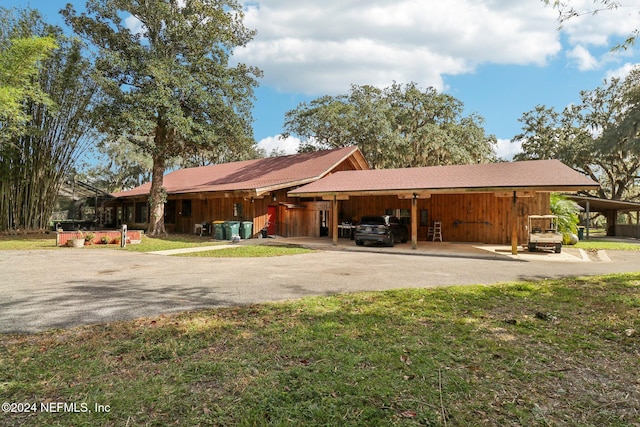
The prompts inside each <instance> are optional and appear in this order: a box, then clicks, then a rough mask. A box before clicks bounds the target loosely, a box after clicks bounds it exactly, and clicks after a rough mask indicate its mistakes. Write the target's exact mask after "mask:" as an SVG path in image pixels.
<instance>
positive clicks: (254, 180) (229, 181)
mask: <svg viewBox="0 0 640 427" xmlns="http://www.w3.org/2000/svg"><path fill="white" fill-rule="evenodd" d="M349 158H351V161H352V167H354V168H368V167H369V166H368V164H367V162H366V160H365V159H364V157H363V156H362V153H361V152H360V150H359V149H358V148H357V147H345V148H337V149H333V150H326V151H315V152H311V153H301V154H293V155H290V156H280V157H268V158H263V159H255V160H246V161H242V162H233V163H224V164H219V165H211V166H202V167H196V168H187V169H180V170H177V171H175V172H171V173H169V174H167V175H165V176H164V183H163V186H164V188H166V190H167V193H168V194H182V193H197V192H234V191H248V192H251V193H253V194H255V195H256V196H260V195H261V194H264V193H266V192H269V191H273V190H277V189H281V188H287V187H293V186H295V185H303V184H307V183H309V182H312V181H315V180H318V179H320V178H322V177H323V176H325V175H326V174H328V173H330V172H331V171H332V170H333V169H334V168H335V167H336V166H338V165H339V164H340V163H342V162H343V161H345V160H347V159H349ZM150 189H151V183H146V184H143V185H141V186H139V187H136V188H134V189H132V190H129V191H123V192H120V193H115V194H114V196H115V197H135V196H143V195H148V194H149V191H150Z"/></svg>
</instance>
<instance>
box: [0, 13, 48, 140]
mask: <svg viewBox="0 0 640 427" xmlns="http://www.w3.org/2000/svg"><path fill="white" fill-rule="evenodd" d="M23 14H24V15H25V16H23V18H25V17H26V15H32V16H31V17H32V18H33V17H34V16H33V12H24V13H23ZM17 15H18V14H14V12H13V11H12V10H9V9H5V8H0V24H1V25H0V144H2V143H3V141H4V142H7V140H9V139H10V138H11V137H14V136H18V135H20V133H22V132H24V126H25V123H26V121H27V120H28V118H29V117H28V114H27V111H26V110H25V105H26V103H27V102H29V101H31V102H40V103H48V104H50V103H51V101H50V99H49V98H48V97H47V95H46V93H45V92H44V91H43V90H42V89H41V88H40V85H39V84H38V74H39V73H40V70H41V68H42V62H43V61H44V60H45V59H46V58H47V57H48V56H49V55H50V54H51V52H52V51H53V50H54V49H56V48H57V45H56V42H55V39H54V38H53V37H51V36H37V35H34V34H31V33H30V32H29V31H28V29H27V28H25V26H24V25H25V23H26V20H25V19H22V20H21V19H20V18H18V17H17Z"/></svg>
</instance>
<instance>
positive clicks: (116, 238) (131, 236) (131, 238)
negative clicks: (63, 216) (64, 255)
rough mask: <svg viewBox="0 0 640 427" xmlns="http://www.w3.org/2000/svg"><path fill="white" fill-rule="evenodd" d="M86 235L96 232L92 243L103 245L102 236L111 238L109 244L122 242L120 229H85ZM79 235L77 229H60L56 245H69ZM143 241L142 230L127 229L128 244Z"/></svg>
mask: <svg viewBox="0 0 640 427" xmlns="http://www.w3.org/2000/svg"><path fill="white" fill-rule="evenodd" d="M82 233H83V234H84V235H85V236H86V235H87V234H89V233H91V234H95V237H94V238H93V241H92V242H91V244H92V245H101V244H103V243H102V238H103V237H106V238H107V239H109V244H115V243H120V236H121V233H120V231H119V230H114V231H83V232H82ZM77 236H78V232H77V231H60V232H57V233H56V246H67V242H68V241H69V240H71V239H75V238H76V237H77ZM140 242H142V230H127V244H137V243H140Z"/></svg>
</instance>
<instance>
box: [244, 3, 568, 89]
mask: <svg viewBox="0 0 640 427" xmlns="http://www.w3.org/2000/svg"><path fill="white" fill-rule="evenodd" d="M555 17H556V12H555V11H554V10H552V9H551V8H545V7H544V6H543V5H541V3H540V1H539V0H518V1H517V2H514V1H512V0H482V1H478V0H447V1H441V0H371V1H368V2H345V1H344V0H324V1H322V2H300V1H294V0H260V1H252V2H251V3H247V4H246V17H245V25H247V27H249V28H254V29H257V31H258V33H257V36H256V38H255V39H254V41H252V42H251V43H250V44H249V45H248V46H247V47H246V48H241V49H238V50H237V51H236V52H235V57H236V59H237V60H239V61H241V62H245V63H249V64H252V65H257V66H258V67H260V68H262V69H263V70H264V72H265V76H264V79H263V84H266V85H268V86H272V87H275V88H277V89H279V90H281V91H283V92H290V93H295V92H303V93H305V94H308V95H320V94H327V93H329V94H336V93H339V92H346V91H347V90H348V88H349V85H350V84H374V85H377V86H389V85H390V84H391V83H392V82H393V81H396V82H399V83H407V82H409V81H415V82H417V83H418V84H419V85H421V86H423V87H428V86H434V87H436V88H437V89H439V90H442V89H443V86H444V85H443V76H445V75H457V74H462V73H470V72H473V70H474V69H475V67H476V66H477V65H479V64H482V63H499V64H518V65H529V64H535V65H544V64H546V62H547V61H548V60H549V58H551V57H552V56H554V55H556V54H557V53H558V52H559V51H560V49H561V45H560V42H559V34H558V33H557V31H556V26H557V24H556V22H555Z"/></svg>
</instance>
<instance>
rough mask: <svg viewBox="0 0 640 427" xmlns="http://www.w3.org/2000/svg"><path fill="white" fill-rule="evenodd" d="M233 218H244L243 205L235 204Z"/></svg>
mask: <svg viewBox="0 0 640 427" xmlns="http://www.w3.org/2000/svg"><path fill="white" fill-rule="evenodd" d="M233 216H235V217H241V216H242V203H234V204H233Z"/></svg>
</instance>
